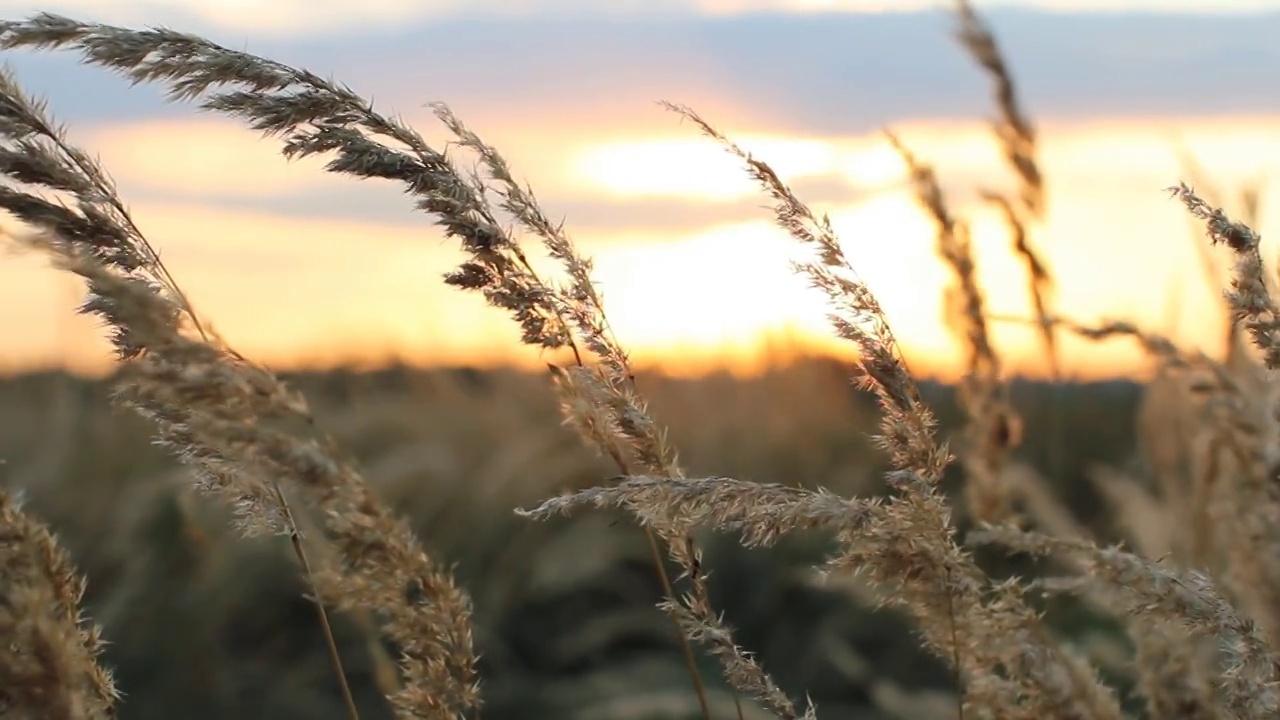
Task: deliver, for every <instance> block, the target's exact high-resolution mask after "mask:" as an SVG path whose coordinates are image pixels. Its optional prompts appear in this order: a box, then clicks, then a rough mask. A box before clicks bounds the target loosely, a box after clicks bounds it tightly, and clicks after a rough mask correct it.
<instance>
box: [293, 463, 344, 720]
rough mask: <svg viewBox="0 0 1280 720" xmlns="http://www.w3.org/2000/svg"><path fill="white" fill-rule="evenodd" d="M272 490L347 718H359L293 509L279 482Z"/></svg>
mask: <svg viewBox="0 0 1280 720" xmlns="http://www.w3.org/2000/svg"><path fill="white" fill-rule="evenodd" d="M271 487H272V490H273V491H274V492H275V496H276V500H278V501H279V502H280V510H281V511H282V512H283V513H284V518H285V522H286V523H288V527H289V543H290V544H291V545H292V546H293V554H294V556H295V557H297V558H298V564H299V565H301V566H302V574H303V576H304V577H305V579H306V581H307V587H308V588H310V590H311V599H312V600H314V601H315V604H316V614H317V616H318V617H319V618H320V630H321V631H322V632H323V633H324V642H325V645H326V647H327V648H328V651H329V662H330V663H331V664H332V665H333V671H334V673H335V674H336V675H337V676H338V690H339V691H340V692H341V693H342V702H343V704H345V705H346V708H347V718H348V720H360V711H359V710H357V709H356V700H355V697H354V696H352V694H351V686H350V685H349V684H348V683H347V673H346V670H344V669H343V667H342V656H341V654H339V653H338V643H337V640H336V639H335V638H334V636H333V626H332V625H331V624H330V623H329V613H328V611H326V610H325V608H324V601H322V600H321V599H320V591H319V590H318V589H316V583H315V578H314V576H313V575H312V573H311V563H310V562H309V561H308V560H307V552H306V550H305V549H304V548H303V547H302V533H301V532H300V531H299V530H298V525H297V523H296V522H294V519H293V510H292V509H291V508H290V507H289V500H288V499H287V498H286V497H285V495H284V491H283V490H281V489H280V484H279V483H272V486H271Z"/></svg>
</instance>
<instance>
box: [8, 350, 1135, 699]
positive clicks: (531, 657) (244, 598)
mask: <svg viewBox="0 0 1280 720" xmlns="http://www.w3.org/2000/svg"><path fill="white" fill-rule="evenodd" d="M847 378H848V369H847V368H845V367H843V366H841V365H840V364H838V363H835V362H833V361H828V360H821V359H812V360H806V361H800V362H796V363H794V364H791V365H788V366H786V367H779V368H776V369H774V370H772V371H770V372H769V373H767V374H766V375H763V376H761V377H757V378H751V379H739V378H734V377H732V376H729V375H712V376H707V377H704V378H699V379H673V378H664V377H658V376H652V375H649V376H645V377H642V378H640V379H639V382H640V384H641V387H642V390H643V391H644V392H645V394H646V395H647V396H648V397H649V398H651V401H652V408H653V411H654V413H655V415H656V417H658V418H659V419H660V420H661V421H662V422H664V423H666V424H668V425H669V426H670V430H671V434H672V437H673V440H674V442H675V444H676V445H677V446H678V447H680V448H681V449H682V451H683V453H684V454H683V460H684V462H685V463H686V465H687V467H688V468H689V472H690V473H691V474H695V475H709V474H716V475H731V476H734V477H738V478H742V479H750V480H759V481H765V482H782V483H789V484H799V485H805V486H810V487H813V486H824V487H827V488H830V489H832V490H834V491H837V492H839V493H842V494H854V493H857V494H869V493H875V492H879V491H880V490H881V489H882V487H881V483H880V480H879V474H880V471H881V470H883V464H882V462H881V460H880V459H879V458H878V457H877V455H876V453H875V452H874V450H873V445H872V443H871V442H870V440H869V438H868V437H867V433H869V432H871V431H872V430H873V429H874V426H875V425H874V421H875V415H874V404H873V402H872V401H871V399H870V398H869V397H864V396H863V395H861V394H860V393H858V392H857V391H856V390H854V389H853V388H852V387H851V386H850V385H849V382H848V379H847ZM287 379H288V380H289V382H290V383H291V384H293V385H294V386H295V387H297V388H299V389H301V390H302V391H304V392H305V393H306V394H307V395H308V397H309V398H310V399H311V401H312V403H313V405H314V408H315V410H316V413H317V415H318V416H319V418H320V419H321V422H322V424H323V425H324V426H325V427H326V428H327V429H328V430H329V431H330V432H331V433H332V434H333V435H334V436H335V438H336V439H337V440H338V442H339V443H340V444H341V445H342V447H343V448H344V449H346V450H347V451H348V452H350V453H351V454H353V455H354V456H355V457H356V458H357V459H358V461H359V464H360V465H361V467H362V469H363V470H364V471H365V474H366V477H368V478H369V479H370V480H371V482H373V483H374V484H375V485H376V486H377V488H378V490H379V492H380V493H382V494H383V495H384V496H385V497H386V498H387V499H388V501H389V502H391V503H392V504H393V505H394V506H395V507H396V508H397V509H399V510H400V511H401V512H402V513H403V514H404V515H405V516H406V517H408V518H410V519H411V522H412V524H413V526H414V529H415V530H416V531H417V533H418V535H419V537H420V538H421V539H422V540H423V542H424V543H425V544H426V545H427V546H428V547H429V548H431V549H432V551H433V553H435V554H437V555H438V556H439V557H442V558H447V559H448V560H450V561H452V562H455V563H457V575H458V579H459V581H460V582H461V584H462V585H463V586H464V587H466V588H467V589H468V590H469V591H470V592H472V594H473V597H474V599H475V602H476V634H477V637H476V640H477V645H478V647H479V649H480V651H481V652H482V653H483V661H482V668H481V669H482V677H483V678H484V684H483V692H484V696H485V699H486V705H485V708H484V710H483V713H482V715H483V717H485V718H486V720H504V719H506V718H512V719H513V720H514V719H515V718H520V719H521V720H539V719H541V718H547V719H548V720H550V719H551V718H556V719H557V720H638V719H640V718H657V717H671V718H693V717H696V716H698V714H699V713H698V709H697V704H696V700H695V698H694V696H693V695H692V693H691V692H690V689H689V684H688V676H687V671H686V670H685V669H684V667H683V664H682V660H681V657H680V654H679V646H678V644H677V642H676V640H675V638H674V636H673V634H672V629H671V625H670V623H669V621H667V620H666V618H664V617H663V616H661V615H660V614H659V613H658V612H657V611H656V610H655V609H654V606H653V605H654V603H655V602H656V601H657V599H658V598H659V596H660V592H659V589H658V583H657V579H656V577H655V575H654V571H653V568H652V566H651V565H650V564H649V562H650V561H649V557H648V554H647V552H648V551H647V549H646V546H645V541H644V536H643V534H642V533H641V532H640V531H639V530H637V529H636V528H635V527H633V526H632V525H630V524H629V523H628V522H627V521H626V520H625V519H623V518H621V517H620V516H614V515H605V514H601V513H597V514H590V515H584V516H581V517H577V518H573V519H569V520H563V521H559V522H552V523H530V522H527V521H523V520H521V519H519V518H517V517H515V516H514V514H513V513H512V509H513V508H515V507H518V506H529V505H532V504H534V503H535V502H536V501H537V500H539V499H541V498H544V497H546V496H548V495H552V494H555V493H557V492H559V491H561V490H563V489H567V488H575V487H583V486H586V485H588V484H596V483H597V482H598V481H599V480H600V479H602V478H605V477H608V476H610V475H611V474H613V473H612V472H611V466H610V465H609V464H608V463H606V462H604V461H602V460H601V459H599V458H596V457H594V456H593V455H592V454H591V453H590V451H589V450H587V449H585V448H584V447H583V445H582V443H581V442H580V440H579V439H578V438H577V437H575V436H574V435H573V434H572V432H571V431H570V430H568V429H567V428H564V427H562V426H561V425H560V416H559V413H558V411H557V409H556V407H555V400H554V397H553V395H552V392H551V390H550V388H549V387H548V386H547V380H546V378H545V376H543V375H534V374H526V373H522V372H517V371H514V370H493V371H483V372H482V371H475V370H431V371H427V370H416V369H411V368H407V367H396V368H388V369H384V370H380V371H376V372H354V371H341V370H336V371H330V372H325V373H306V374H294V375H290V376H288V378H287ZM924 390H925V392H926V395H927V399H928V400H929V401H930V403H931V404H932V406H933V407H934V408H935V409H936V410H937V412H938V415H939V417H940V420H941V422H942V424H943V428H944V430H948V429H950V428H953V427H954V426H955V424H956V423H957V422H958V421H959V413H958V410H957V409H956V406H955V402H954V400H955V398H954V393H953V392H952V389H951V388H949V387H946V386H942V385H937V384H926V386H925V387H924ZM107 392H108V390H107V387H106V384H105V381H87V380H82V379H78V378H74V377H71V376H67V375H63V374H56V373H45V374H34V375H24V376H19V377H13V378H9V379H5V380H2V381H0V399H2V400H3V402H4V403H5V407H6V408H7V412H4V413H0V458H3V460H4V461H5V465H4V466H3V470H4V475H3V478H4V482H5V484H7V485H8V486H10V487H14V488H17V489H20V490H21V492H22V493H23V494H24V496H25V497H26V499H27V502H28V506H29V507H30V509H31V510H32V511H33V513H34V514H35V515H37V516H38V517H40V518H41V519H43V520H45V521H46V522H48V523H49V524H50V525H51V526H52V527H53V528H54V530H55V531H56V532H57V533H58V536H59V538H60V540H61V542H62V543H63V545H64V546H65V547H67V548H68V550H69V551H70V552H71V553H72V554H73V556H74V558H75V559H76V561H77V563H78V565H79V567H80V568H81V570H82V571H83V572H85V573H86V574H87V576H88V580H89V593H88V596H87V598H86V607H87V609H88V611H89V613H90V614H91V615H92V616H93V617H94V618H95V619H96V620H97V621H99V622H100V623H101V624H102V625H103V626H104V627H105V634H106V638H107V639H108V640H109V641H111V642H112V645H111V646H110V647H109V648H108V651H107V654H106V663H107V664H108V665H109V666H112V667H113V668H115V671H116V673H117V676H118V680H119V683H118V684H119V686H120V687H122V688H123V689H124V690H125V692H126V697H125V699H124V702H123V703H122V704H121V706H120V717H121V718H122V720H143V719H146V720H150V719H151V718H156V719H157V720H158V719H160V718H165V719H168V718H173V717H181V718H190V719H192V720H201V719H203V718H210V719H212V718H218V719H222V718H227V717H243V718H264V719H265V718H273V719H275V718H279V719H282V720H287V719H290V718H299V719H301V718H312V719H317V718H330V717H332V718H340V717H343V713H342V705H341V701H340V699H339V697H338V694H337V688H336V686H335V684H334V682H333V680H332V675H331V671H330V668H329V666H328V663H327V661H326V658H325V650H324V645H323V640H322V635H321V633H320V632H319V629H318V627H317V625H316V616H315V613H314V611H313V610H312V608H311V607H310V606H309V600H307V599H306V598H305V597H304V586H303V583H302V582H301V580H300V579H299V578H298V577H297V572H296V564H295V563H294V561H293V560H292V558H291V556H290V553H289V550H288V544H287V541H286V540H284V539H273V540H262V541H255V542H248V541H244V540H241V539H239V538H238V537H236V536H235V535H234V533H233V532H232V531H231V530H230V529H229V527H228V517H227V515H226V514H225V513H223V512H221V511H220V510H218V509H217V508H215V507H213V506H212V505H210V504H208V503H206V502H205V501H204V500H202V499H200V498H198V497H196V496H194V495H193V494H191V493H190V492H187V491H185V490H184V487H185V486H186V485H187V484H188V477H187V475H186V474H185V471H184V470H182V469H180V468H179V467H178V466H177V465H176V464H175V463H174V462H173V461H172V460H170V459H169V458H167V457H166V456H165V455H164V453H163V452H162V451H161V450H159V449H157V448H153V447H151V446H150V444H149V431H150V429H149V428H148V427H147V426H146V425H145V423H143V422H142V421H141V420H139V419H137V418H135V417H134V416H133V415H131V414H129V413H127V412H125V411H123V410H119V409H115V408H112V407H111V406H110V404H109V402H108V396H107ZM1140 394H1141V388H1140V386H1138V385H1134V384H1129V383H1122V382H1117V383H1106V384H1088V385H1070V386H1067V388H1066V389H1065V390H1063V391H1060V392H1059V394H1057V395H1054V394H1053V393H1052V388H1051V387H1050V386H1048V385H1045V384H1041V383H1033V382H1015V383H1014V384H1013V386H1012V395H1013V400H1014V403H1015V405H1016V407H1017V409H1018V410H1019V411H1020V412H1021V413H1022V416H1023V417H1024V418H1025V420H1026V424H1027V429H1028V432H1027V433H1026V437H1027V439H1026V440H1025V441H1024V444H1023V445H1022V446H1021V447H1020V448H1019V449H1018V450H1017V453H1016V456H1017V457H1020V458H1021V459H1023V460H1024V461H1026V462H1028V463H1030V464H1032V465H1034V466H1036V467H1038V468H1041V469H1042V470H1043V469H1044V468H1046V467H1047V464H1048V462H1049V461H1050V453H1051V451H1052V449H1051V448H1049V447H1047V445H1045V443H1044V438H1045V437H1047V436H1046V434H1045V433H1042V432H1037V431H1036V430H1037V428H1043V427H1047V426H1049V422H1050V419H1051V418H1050V416H1049V415H1048V413H1050V412H1060V413H1061V418H1060V422H1061V426H1062V427H1064V428H1065V430H1066V436H1067V445H1066V447H1065V453H1064V455H1065V457H1066V458H1067V459H1068V462H1067V464H1066V465H1065V467H1064V473H1063V475H1062V476H1061V477H1057V478H1054V479H1053V484H1054V487H1055V490H1056V492H1057V493H1058V495H1059V497H1060V498H1062V499H1063V501H1064V502H1066V503H1067V504H1068V505H1069V506H1070V507H1071V509H1072V510H1073V511H1074V512H1075V514H1076V516H1077V517H1078V518H1079V519H1081V520H1082V521H1083V522H1084V523H1085V524H1086V525H1088V526H1091V527H1093V528H1094V529H1097V530H1099V531H1101V532H1102V533H1103V536H1104V537H1105V529H1106V528H1107V527H1109V525H1110V524H1109V523H1108V522H1106V520H1105V519H1104V518H1099V517H1098V515H1099V512H1098V510H1097V508H1098V507H1099V503H1098V499H1097V497H1096V496H1095V494H1094V492H1093V490H1092V489H1091V486H1090V484H1089V483H1088V482H1086V480H1085V473H1086V472H1087V471H1088V469H1089V468H1090V466H1092V465H1093V464H1095V463H1106V464H1110V465H1124V464H1126V463H1131V462H1134V461H1135V454H1136V453H1135V448H1134V430H1133V428H1134V417H1135V413H1136V407H1137V401H1138V399H1139V396H1140ZM955 482H956V479H955V478H952V480H951V487H952V488H954V486H955ZM704 546H705V547H706V548H707V565H708V566H709V567H710V568H711V570H712V574H711V577H710V581H711V584H712V593H713V600H714V601H715V604H716V606H717V607H718V608H721V609H723V610H724V612H725V615H726V618H727V619H728V620H729V622H730V623H731V624H732V625H734V626H735V627H737V628H738V630H739V634H738V639H739V641H740V642H741V643H742V644H743V645H744V646H745V647H746V648H748V649H749V650H752V651H754V652H756V653H758V654H759V656H760V658H761V659H762V661H763V663H764V665H765V667H766V668H767V669H769V670H770V671H771V672H772V673H773V674H774V676H775V678H776V679H777V681H778V682H779V683H780V685H781V686H782V687H783V688H784V689H785V690H787V691H789V692H791V693H793V694H797V695H799V694H801V693H803V692H805V691H806V690H807V691H808V692H809V693H810V694H811V696H812V698H813V699H814V701H815V702H816V703H817V704H818V706H819V708H820V711H821V715H822V717H823V718H824V719H826V718H889V717H927V716H928V715H929V708H930V707H935V706H931V705H930V703H931V702H942V703H944V704H943V705H942V707H946V705H945V703H946V702H947V701H946V700H945V697H941V696H937V695H935V694H932V693H933V691H945V690H946V688H947V687H948V684H949V682H950V674H949V672H948V671H947V670H946V669H945V667H944V666H943V665H941V664H940V663H939V662H937V661H936V660H934V659H933V658H932V657H930V656H929V655H927V654H926V653H924V652H923V651H922V650H920V649H919V647H918V645H919V643H918V642H917V641H916V639H915V638H914V637H912V635H911V631H910V630H909V628H908V626H907V624H906V623H905V622H903V621H902V620H901V619H900V618H898V617H897V616H896V615H895V614H893V613H890V612H888V611H877V610H873V609H871V608H870V607H869V606H868V605H867V604H866V603H865V602H862V601H860V600H859V598H858V597H857V593H856V591H851V590H849V589H848V584H841V585H839V586H822V585H820V584H819V583H817V582H815V580H814V578H813V575H812V572H811V570H810V568H811V566H812V564H813V563H814V562H815V561H816V560H819V559H820V558H821V556H822V553H823V550H824V547H825V544H824V540H823V538H819V537H799V538H795V539H792V540H788V541H787V542H785V543H783V544H782V545H781V546H779V547H778V548H774V549H772V550H769V551H747V550H744V549H742V548H740V547H739V546H738V545H737V543H736V542H735V541H734V540H733V539H731V538H725V539H723V540H722V539H718V538H707V539H706V541H705V543H704ZM854 587H856V586H854ZM1065 617H1066V618H1067V621H1066V628H1067V630H1068V631H1070V632H1072V633H1073V634H1081V635H1082V637H1083V633H1086V632H1088V631H1090V629H1091V627H1092V626H1091V622H1092V621H1091V619H1090V618H1088V617H1083V618H1082V617H1080V616H1078V615H1071V614H1067V615H1065ZM365 627H367V626H366V625H363V624H362V623H361V622H360V619H359V618H351V617H338V618H337V619H336V628H335V629H336V632H337V635H338V641H339V645H340V647H341V648H342V652H343V656H344V662H345V664H346V667H347V670H348V673H349V675H350V680H351V683H352V688H353V691H354V692H355V694H356V698H357V700H358V702H359V704H360V706H361V710H362V716H363V717H365V718H370V719H372V718H384V717H389V716H390V715H389V713H388V712H387V709H386V707H385V704H384V700H383V699H382V697H381V693H380V692H379V691H378V688H377V682H378V673H379V672H380V665H379V663H378V659H377V658H378V654H377V653H373V652H370V646H369V643H370V635H369V633H368V632H367V631H366V630H365ZM382 670H385V668H382ZM704 672H705V676H706V677H707V678H712V679H718V668H717V666H716V664H715V663H714V662H711V661H707V662H706V663H705V671H704ZM716 686H717V687H716V692H715V695H714V697H713V701H714V702H715V703H716V710H717V712H716V715H717V716H718V717H729V716H732V715H734V714H735V713H734V711H733V709H732V699H731V696H730V695H729V694H728V692H727V691H726V690H725V689H724V687H723V683H722V682H718V683H716ZM752 717H755V714H754V713H752V712H751V711H750V708H748V718H752Z"/></svg>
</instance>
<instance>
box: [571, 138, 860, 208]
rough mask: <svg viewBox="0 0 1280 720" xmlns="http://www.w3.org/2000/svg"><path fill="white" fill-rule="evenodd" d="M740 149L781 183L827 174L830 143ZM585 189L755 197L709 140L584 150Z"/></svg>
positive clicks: (748, 143)
mask: <svg viewBox="0 0 1280 720" xmlns="http://www.w3.org/2000/svg"><path fill="white" fill-rule="evenodd" d="M737 142H738V143H739V144H740V145H741V146H742V148H743V149H744V150H746V151H747V152H749V153H752V154H754V155H757V156H758V157H760V158H762V159H767V161H768V163H769V164H770V166H771V167H773V169H774V170H775V171H776V172H777V173H778V174H779V176H781V177H782V178H783V179H785V180H794V179H796V178H800V177H806V176H813V175H821V174H823V173H827V172H831V171H832V169H833V168H834V167H835V165H836V158H835V156H834V154H833V152H832V147H831V145H830V143H828V142H824V141H821V140H804V139H793V138H781V137H750V136H747V137H743V138H740V139H738V140H737ZM575 164H576V168H577V172H578V174H579V175H580V176H581V178H582V182H583V184H584V185H585V186H586V187H589V188H594V189H596V190H597V191H600V190H602V191H604V192H605V193H607V194H609V195H613V196H626V197H680V198H685V199H698V200H716V201H724V200H732V199H736V198H740V197H745V196H748V195H752V194H754V193H756V192H757V190H756V186H755V185H754V183H753V182H752V180H751V179H750V178H749V177H747V174H746V172H745V171H744V170H743V168H742V164H741V162H739V161H737V160H736V159H735V158H733V157H732V156H731V155H729V154H728V153H727V152H726V151H725V150H724V148H722V147H720V146H719V145H718V144H717V143H715V142H714V141H712V140H709V139H703V138H699V137H693V138H689V139H680V140H674V139H673V140H640V141H632V142H617V143H613V144H610V145H606V146H604V147H597V148H592V149H589V150H586V151H585V152H583V154H582V155H581V156H580V157H579V158H578V159H577V161H576V163H575Z"/></svg>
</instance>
